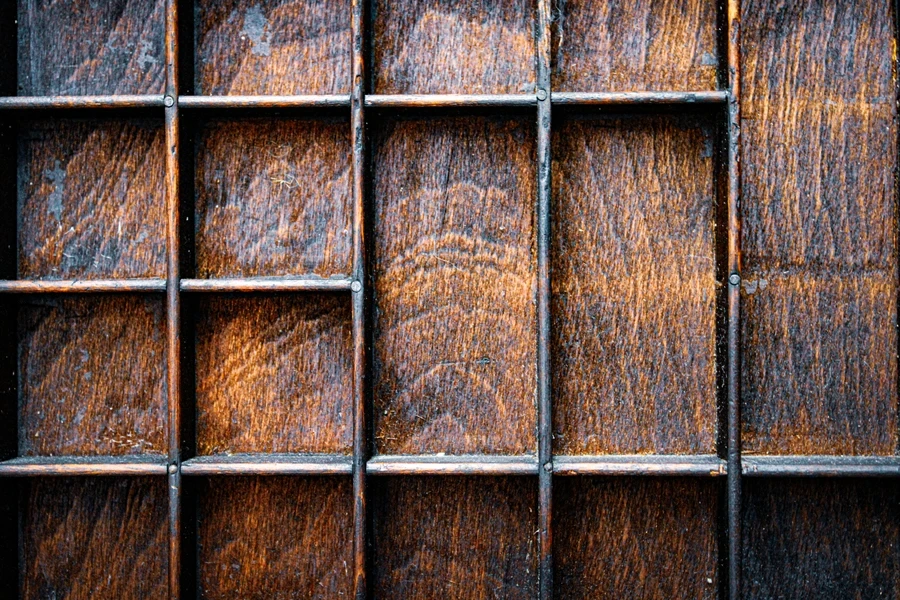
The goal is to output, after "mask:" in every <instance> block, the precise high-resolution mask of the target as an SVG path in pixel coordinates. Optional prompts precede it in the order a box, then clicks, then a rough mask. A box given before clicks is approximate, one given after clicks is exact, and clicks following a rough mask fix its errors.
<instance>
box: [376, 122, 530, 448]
mask: <svg viewBox="0 0 900 600" xmlns="http://www.w3.org/2000/svg"><path fill="white" fill-rule="evenodd" d="M374 144H375V159H374V161H375V181H374V194H375V215H374V227H375V253H374V254H375V256H374V268H373V270H374V290H375V300H374V304H375V308H374V315H375V325H374V326H375V333H374V336H375V343H374V365H373V370H374V386H375V399H374V403H375V415H374V417H375V423H374V426H375V440H376V446H377V450H378V451H379V452H382V453H426V452H448V453H453V454H461V453H505V454H523V453H532V452H534V451H535V448H536V446H535V444H536V441H535V437H534V436H535V348H536V343H537V342H536V339H535V336H536V332H535V318H534V293H535V292H534V286H535V262H534V261H535V249H534V244H535V238H534V208H533V207H534V198H535V190H534V186H535V166H534V165H535V159H534V151H535V147H534V135H533V133H532V131H531V129H530V128H529V127H527V126H525V125H523V124H520V123H517V122H504V121H495V120H490V119H483V118H476V119H466V120H462V119H459V120H456V119H446V120H437V121H434V120H432V121H428V122H418V121H399V122H395V123H393V124H391V125H389V126H387V127H386V128H384V129H383V130H382V131H380V132H379V137H378V139H377V140H375V142H374Z"/></svg>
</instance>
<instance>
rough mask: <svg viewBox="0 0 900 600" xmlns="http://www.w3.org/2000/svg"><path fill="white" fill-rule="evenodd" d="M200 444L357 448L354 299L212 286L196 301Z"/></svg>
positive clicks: (214, 447) (207, 449)
mask: <svg viewBox="0 0 900 600" xmlns="http://www.w3.org/2000/svg"><path fill="white" fill-rule="evenodd" d="M194 310H196V314H197V323H196V401H197V451H198V453H199V454H201V455H206V454H225V453H239V452H261V453H277V452H344V453H347V452H349V451H350V444H351V435H352V432H353V411H352V385H353V382H352V372H353V352H352V343H351V334H352V327H351V315H350V298H349V297H348V296H346V295H342V294H322V295H313V294H303V295H278V294H274V295H252V296H246V295H232V296H229V295H215V296H205V297H202V298H200V299H198V300H197V301H196V304H195V305H194Z"/></svg>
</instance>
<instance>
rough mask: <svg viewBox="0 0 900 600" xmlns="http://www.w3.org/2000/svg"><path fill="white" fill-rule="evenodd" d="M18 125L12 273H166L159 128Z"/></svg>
mask: <svg viewBox="0 0 900 600" xmlns="http://www.w3.org/2000/svg"><path fill="white" fill-rule="evenodd" d="M21 128H22V132H21V135H20V137H19V149H18V180H19V181H18V212H19V222H18V228H19V229H18V236H19V241H18V247H19V250H18V256H19V258H18V272H19V277H20V278H22V279H98V278H112V277H116V278H125V277H164V276H165V248H166V229H165V217H164V215H165V204H164V202H163V174H164V166H163V158H164V154H165V147H164V145H165V142H164V138H165V136H164V135H163V133H164V132H163V129H162V127H160V126H159V124H157V123H153V122H148V121H134V120H127V121H108V120H104V121H85V120H70V119H66V120H58V119H54V120H51V121H43V122H26V123H25V124H23V125H22V126H21Z"/></svg>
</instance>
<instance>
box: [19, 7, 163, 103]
mask: <svg viewBox="0 0 900 600" xmlns="http://www.w3.org/2000/svg"><path fill="white" fill-rule="evenodd" d="M18 2H19V15H18V24H19V36H18V43H19V64H18V77H19V95H20V96H80V95H94V94H162V93H163V88H164V86H165V69H164V67H165V63H166V59H165V53H164V51H163V41H164V38H165V10H166V0H104V1H103V2H96V1H95V0H64V1H61V0H18Z"/></svg>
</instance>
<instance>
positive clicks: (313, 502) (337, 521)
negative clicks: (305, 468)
mask: <svg viewBox="0 0 900 600" xmlns="http://www.w3.org/2000/svg"><path fill="white" fill-rule="evenodd" d="M198 493H199V501H198V502H199V514H198V530H197V543H198V552H199V554H198V565H199V574H198V579H199V588H200V589H199V597H200V598H203V599H204V600H213V599H215V598H246V599H248V600H253V599H258V600H263V599H266V600H268V599H273V600H282V599H289V598H309V599H310V600H312V599H321V600H326V599H331V598H351V597H352V595H353V588H352V583H353V576H352V570H351V565H352V564H353V561H352V544H351V534H352V527H353V496H352V489H351V485H350V480H349V479H348V478H344V477H310V478H305V477H211V478H205V479H203V480H201V482H200V483H199V491H198Z"/></svg>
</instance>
